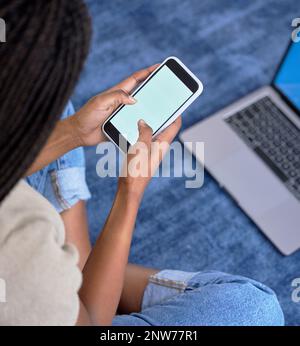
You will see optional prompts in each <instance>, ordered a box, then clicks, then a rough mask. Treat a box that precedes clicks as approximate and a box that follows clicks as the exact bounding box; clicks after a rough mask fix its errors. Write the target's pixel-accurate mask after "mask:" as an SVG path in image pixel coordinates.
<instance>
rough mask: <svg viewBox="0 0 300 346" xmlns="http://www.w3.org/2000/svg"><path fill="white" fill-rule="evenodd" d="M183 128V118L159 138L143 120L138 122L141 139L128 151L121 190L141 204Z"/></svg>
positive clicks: (121, 178)
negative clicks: (161, 163) (153, 136)
mask: <svg viewBox="0 0 300 346" xmlns="http://www.w3.org/2000/svg"><path fill="white" fill-rule="evenodd" d="M180 127H181V116H179V117H178V118H177V119H176V120H175V121H174V122H173V123H172V124H171V125H170V126H168V127H167V128H166V129H165V130H164V131H163V132H161V133H160V134H159V135H158V136H157V137H155V138H154V139H152V133H153V132H152V129H151V127H149V126H148V125H147V124H146V123H145V122H144V121H143V120H140V121H139V122H138V129H139V138H138V141H137V143H135V144H134V145H133V146H131V147H130V148H129V150H128V154H127V157H126V160H125V162H124V166H123V171H122V174H121V177H120V178H119V189H121V190H123V192H125V193H126V194H129V195H130V197H131V198H135V199H136V200H137V201H138V202H140V200H141V198H142V196H143V194H144V191H145V189H146V187H147V185H148V183H149V181H150V180H151V178H152V176H153V175H154V173H155V171H156V169H157V168H158V166H159V164H160V162H161V161H162V159H163V157H164V155H165V154H166V152H167V151H168V149H169V146H170V143H171V142H172V141H173V139H174V137H175V136H176V135H177V133H178V131H179V130H180Z"/></svg>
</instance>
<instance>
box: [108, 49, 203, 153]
mask: <svg viewBox="0 0 300 346" xmlns="http://www.w3.org/2000/svg"><path fill="white" fill-rule="evenodd" d="M169 59H173V60H176V62H177V63H178V64H179V65H180V66H181V67H183V68H184V70H186V71H187V73H188V74H189V75H190V76H191V77H192V78H193V79H194V80H195V81H196V82H197V84H198V86H199V88H198V90H197V91H196V92H195V94H193V96H192V97H191V98H190V99H189V100H188V101H187V102H186V103H185V104H184V105H182V106H181V107H180V108H179V109H178V110H177V112H176V113H174V114H173V115H172V117H171V118H170V119H169V120H168V121H167V122H166V123H165V124H164V125H163V126H162V127H161V128H160V129H159V130H158V131H157V132H156V133H155V135H154V136H153V137H155V136H157V135H158V134H159V133H161V132H162V131H163V130H164V129H165V128H167V127H168V126H169V125H171V124H172V123H173V122H174V121H175V120H176V118H178V116H179V115H180V114H182V113H183V112H184V111H185V110H186V109H187V108H188V106H189V105H190V104H192V103H193V102H194V101H195V99H196V98H197V97H198V96H200V95H201V94H202V91H203V84H202V82H201V81H200V80H199V79H198V78H197V77H196V76H195V75H194V74H193V72H192V71H191V70H189V69H188V68H187V67H186V66H185V65H184V64H183V62H182V61H181V60H179V59H178V58H176V57H175V56H169V57H168V58H166V59H165V60H164V61H163V62H162V63H161V65H160V66H158V67H157V69H155V70H154V71H153V72H152V73H151V74H150V75H149V76H148V77H147V79H145V80H144V82H142V84H141V85H140V86H139V87H138V88H137V89H136V90H134V93H136V92H138V90H139V89H141V88H142V87H143V86H144V85H145V84H146V83H147V82H148V80H149V79H150V78H151V77H152V75H153V74H154V73H155V72H156V71H157V70H158V69H159V68H160V67H161V66H162V65H164V64H165V63H166V61H168V60H169ZM122 106H123V105H121V106H120V107H118V109H116V110H115V112H114V113H113V114H112V115H111V116H110V117H109V118H108V119H106V120H105V122H104V124H103V125H102V131H103V133H104V134H105V136H106V137H107V138H108V139H110V140H111V141H112V142H113V143H115V142H114V140H113V139H112V138H111V137H110V135H109V134H108V133H107V132H105V130H104V126H105V124H106V123H107V122H108V121H109V120H110V119H111V118H112V117H113V116H114V115H115V114H116V113H117V112H118V111H119V109H120V108H121V107H122ZM115 144H116V143H115ZM119 148H120V147H119ZM120 149H121V148H120ZM121 150H122V149H121Z"/></svg>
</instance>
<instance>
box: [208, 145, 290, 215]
mask: <svg viewBox="0 0 300 346" xmlns="http://www.w3.org/2000/svg"><path fill="white" fill-rule="evenodd" d="M213 172H214V173H216V178H217V179H218V180H219V181H220V182H222V183H223V185H224V186H225V188H226V189H227V190H228V192H229V193H230V194H232V196H233V197H234V198H235V199H236V200H237V203H238V204H239V205H240V206H241V207H242V208H243V209H245V211H246V212H247V213H248V214H249V215H250V216H251V215H252V216H254V215H255V216H257V215H261V214H264V213H265V212H266V211H268V210H270V209H273V208H275V207H277V206H278V205H280V204H281V203H282V202H283V201H285V200H287V199H289V198H291V193H290V192H289V191H288V189H287V188H286V187H285V186H284V185H283V183H282V182H281V180H279V178H278V177H277V176H275V174H274V173H273V172H272V171H271V170H270V169H269V168H268V167H267V166H266V165H265V163H264V162H263V161H262V160H261V159H260V158H259V157H258V156H256V154H255V153H254V152H252V151H251V150H248V149H247V148H246V149H241V150H239V151H237V152H235V153H233V154H232V155H230V156H229V157H227V158H225V159H224V160H222V161H221V162H219V163H218V164H217V165H215V166H214V167H213Z"/></svg>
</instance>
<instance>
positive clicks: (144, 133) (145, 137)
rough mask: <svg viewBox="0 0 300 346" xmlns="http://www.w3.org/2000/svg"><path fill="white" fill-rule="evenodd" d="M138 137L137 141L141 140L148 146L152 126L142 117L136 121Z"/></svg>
mask: <svg viewBox="0 0 300 346" xmlns="http://www.w3.org/2000/svg"><path fill="white" fill-rule="evenodd" d="M138 129H139V138H138V142H143V143H145V144H146V145H147V147H148V148H149V147H150V145H151V142H152V133H153V131H152V128H151V127H150V126H149V125H147V124H146V123H145V121H144V120H143V119H141V120H139V121H138Z"/></svg>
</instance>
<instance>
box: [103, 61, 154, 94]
mask: <svg viewBox="0 0 300 346" xmlns="http://www.w3.org/2000/svg"><path fill="white" fill-rule="evenodd" d="M159 65H160V64H155V65H152V66H150V67H147V68H145V69H143V70H140V71H137V72H135V73H133V74H132V75H131V76H130V77H128V78H126V79H124V80H123V81H122V82H120V83H119V84H117V85H115V86H114V87H112V88H110V89H108V91H113V90H116V89H121V90H124V91H125V92H127V93H130V92H132V91H133V90H134V89H135V88H136V87H137V86H138V85H139V84H140V83H141V82H142V81H144V80H145V79H146V78H147V77H148V76H149V75H150V74H151V73H152V72H153V71H154V70H155V69H156V68H157V67H158V66H159Z"/></svg>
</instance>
